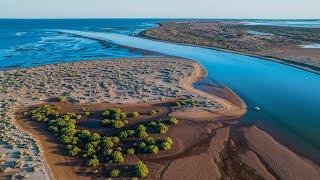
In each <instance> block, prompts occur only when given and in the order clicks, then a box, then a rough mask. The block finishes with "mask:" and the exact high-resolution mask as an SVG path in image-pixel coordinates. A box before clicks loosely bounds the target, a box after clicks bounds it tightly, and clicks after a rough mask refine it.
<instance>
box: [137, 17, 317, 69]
mask: <svg viewBox="0 0 320 180" xmlns="http://www.w3.org/2000/svg"><path fill="white" fill-rule="evenodd" d="M158 25H159V26H161V23H158ZM148 30H149V29H147V30H144V31H141V32H140V33H139V34H137V35H136V37H140V38H144V39H148V40H153V41H158V42H166V43H172V44H177V45H183V46H191V47H199V48H205V49H211V50H216V51H220V52H227V53H233V54H238V55H244V56H248V57H254V58H259V59H262V60H266V61H270V62H275V63H279V64H283V65H287V66H290V67H294V68H297V69H300V70H304V71H307V72H311V73H314V74H317V75H320V68H317V67H314V66H309V65H306V64H299V63H297V62H292V61H289V60H286V59H281V58H276V57H268V56H262V55H257V54H251V53H245V52H239V51H234V50H230V49H222V48H216V47H210V46H201V45H195V44H187V43H180V42H175V41H165V40H161V39H157V38H152V37H148V36H145V35H144V32H145V31H148Z"/></svg>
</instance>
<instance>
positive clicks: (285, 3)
mask: <svg viewBox="0 0 320 180" xmlns="http://www.w3.org/2000/svg"><path fill="white" fill-rule="evenodd" d="M125 17H131V18H135V17H147V18H161V17H162V18H166V17H173V18H179V17H185V18H191V17H193V18H320V0H0V18H125Z"/></svg>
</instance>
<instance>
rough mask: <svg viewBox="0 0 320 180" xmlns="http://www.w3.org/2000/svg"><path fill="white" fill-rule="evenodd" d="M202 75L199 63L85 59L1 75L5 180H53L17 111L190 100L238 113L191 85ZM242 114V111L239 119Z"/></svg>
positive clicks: (0, 146) (212, 109)
mask: <svg viewBox="0 0 320 180" xmlns="http://www.w3.org/2000/svg"><path fill="white" fill-rule="evenodd" d="M204 75H205V71H204V69H203V68H202V66H200V65H199V64H197V63H195V62H193V61H189V60H185V59H178V58H168V57H162V58H141V59H114V60H105V61H86V62H76V63H65V64H58V65H46V66H41V67H34V68H27V69H15V70H9V71H2V72H0V77H1V78H0V98H1V102H0V107H1V109H0V116H1V121H0V126H1V128H0V136H1V139H2V140H1V142H0V152H1V161H2V162H3V166H2V167H1V168H2V169H3V171H4V173H2V174H1V177H9V176H10V177H20V176H21V177H30V178H31V179H53V177H55V175H54V172H53V174H51V173H50V171H49V170H48V168H47V167H46V163H45V158H44V157H42V150H41V148H40V146H39V145H38V142H37V141H36V140H35V139H36V138H34V137H33V136H32V135H29V134H27V133H24V132H23V131H21V130H20V129H18V128H17V127H16V125H15V124H14V121H13V120H14V117H13V112H14V111H15V110H16V109H17V108H18V107H21V106H22V107H25V106H29V105H34V104H41V103H44V102H46V101H48V99H50V98H55V97H58V96H67V97H68V100H69V101H71V102H75V103H98V102H105V103H115V104H116V103H118V104H125V103H137V102H154V101H166V100H170V99H177V98H192V99H195V100H199V101H200V102H201V105H200V106H201V108H202V109H205V110H206V111H210V112H212V113H213V112H217V113H220V114H224V113H229V112H230V113H231V111H232V110H234V109H236V108H235V106H231V104H229V103H228V102H227V101H223V99H221V98H217V100H215V97H211V96H208V95H206V94H205V93H203V92H201V91H196V90H195V89H193V88H192V87H189V86H191V85H192V84H193V83H194V82H195V81H197V80H199V79H201V78H203V77H204ZM239 112H240V113H239ZM244 112H245V111H243V110H241V111H238V114H237V115H238V116H241V115H242V114H244ZM230 117H231V116H230Z"/></svg>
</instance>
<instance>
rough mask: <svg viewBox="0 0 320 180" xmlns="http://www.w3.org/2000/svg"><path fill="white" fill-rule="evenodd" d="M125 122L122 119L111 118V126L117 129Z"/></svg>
mask: <svg viewBox="0 0 320 180" xmlns="http://www.w3.org/2000/svg"><path fill="white" fill-rule="evenodd" d="M124 125H125V123H124V122H123V121H120V120H111V126H112V127H113V128H116V129H119V128H122V127H124Z"/></svg>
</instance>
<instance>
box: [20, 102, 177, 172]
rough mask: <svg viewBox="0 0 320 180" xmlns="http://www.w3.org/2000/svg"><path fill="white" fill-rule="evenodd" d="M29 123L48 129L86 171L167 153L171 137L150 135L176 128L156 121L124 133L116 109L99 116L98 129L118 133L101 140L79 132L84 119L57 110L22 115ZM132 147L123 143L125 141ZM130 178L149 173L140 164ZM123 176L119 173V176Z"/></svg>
mask: <svg viewBox="0 0 320 180" xmlns="http://www.w3.org/2000/svg"><path fill="white" fill-rule="evenodd" d="M82 113H83V115H84V116H88V115H91V114H93V113H94V112H93V111H91V110H89V109H83V111H82ZM24 114H25V115H27V116H28V118H29V119H31V120H33V121H37V122H41V123H44V124H46V125H47V127H48V129H49V130H50V132H51V134H52V135H53V136H55V137H56V138H57V139H58V140H59V142H60V143H61V144H63V147H64V149H65V150H66V152H67V153H68V154H69V155H70V156H73V157H81V158H82V159H84V160H85V161H86V164H87V166H88V167H95V170H96V171H97V172H100V170H98V169H97V168H102V166H103V165H105V164H108V163H114V164H122V163H124V162H125V157H126V156H129V155H135V154H157V153H159V152H160V151H167V150H170V149H171V148H172V146H173V140H172V139H171V138H170V137H167V138H164V139H155V138H153V137H151V136H149V133H157V134H164V133H166V132H167V131H168V130H169V126H174V125H178V122H179V121H178V120H177V119H175V118H170V119H168V120H155V121H151V122H146V123H144V124H143V123H137V124H136V125H134V128H132V129H128V128H127V129H124V127H125V125H127V124H128V121H127V120H126V118H127V114H126V113H125V112H123V111H122V110H121V109H119V108H111V109H109V110H106V111H104V112H103V113H102V116H103V118H105V119H104V120H103V121H102V123H101V125H102V126H106V127H109V128H113V129H120V131H117V134H115V135H114V136H102V135H100V134H98V133H93V132H91V131H89V130H84V129H81V130H80V129H78V128H77V125H78V123H79V121H81V119H82V118H83V116H82V115H80V114H76V113H74V112H68V113H66V114H60V113H59V112H58V110H57V108H54V107H50V106H48V105H44V106H41V107H38V108H36V109H33V110H31V111H29V112H27V113H24ZM129 116H130V117H132V118H137V117H138V116H139V113H138V112H133V113H130V114H129ZM129 139H130V140H131V141H132V142H133V143H131V144H130V143H126V141H127V140H129ZM128 171H130V174H131V175H132V177H133V178H135V177H146V176H147V175H148V173H149V169H148V167H147V165H146V164H144V163H143V162H141V161H139V162H138V163H137V164H136V165H135V166H134V168H131V169H128ZM121 174H122V173H121ZM121 174H120V170H118V169H113V170H112V171H110V173H109V174H108V176H109V177H111V178H115V177H119V176H121Z"/></svg>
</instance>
